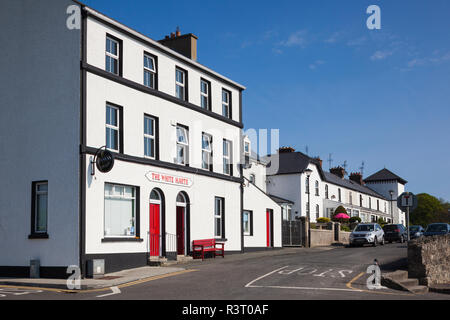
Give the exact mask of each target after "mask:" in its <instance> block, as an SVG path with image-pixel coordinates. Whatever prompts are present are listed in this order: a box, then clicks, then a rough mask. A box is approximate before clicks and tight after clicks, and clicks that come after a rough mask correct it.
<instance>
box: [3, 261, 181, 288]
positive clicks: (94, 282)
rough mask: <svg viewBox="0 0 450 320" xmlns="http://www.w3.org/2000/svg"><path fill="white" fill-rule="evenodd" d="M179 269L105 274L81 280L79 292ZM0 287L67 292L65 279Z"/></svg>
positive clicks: (12, 281) (11, 281) (8, 280)
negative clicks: (49, 289) (100, 276)
mask: <svg viewBox="0 0 450 320" xmlns="http://www.w3.org/2000/svg"><path fill="white" fill-rule="evenodd" d="M184 270H185V268H179V267H150V266H145V267H140V268H135V269H127V270H122V271H118V272H113V273H108V274H105V275H104V276H103V277H102V278H97V279H81V280H80V283H81V288H80V290H88V289H101V288H108V287H115V286H118V285H122V284H125V283H129V282H133V281H139V280H143V279H146V278H151V277H155V276H160V275H164V274H170V273H175V272H180V271H184ZM0 285H7V286H22V287H38V288H51V289H61V290H69V289H68V287H67V280H65V279H44V278H38V279H31V278H0Z"/></svg>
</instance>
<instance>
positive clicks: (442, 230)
mask: <svg viewBox="0 0 450 320" xmlns="http://www.w3.org/2000/svg"><path fill="white" fill-rule="evenodd" d="M447 233H450V224H448V223H432V224H429V225H428V226H427V229H426V230H425V232H424V234H423V235H424V236H425V237H429V236H436V235H444V234H447Z"/></svg>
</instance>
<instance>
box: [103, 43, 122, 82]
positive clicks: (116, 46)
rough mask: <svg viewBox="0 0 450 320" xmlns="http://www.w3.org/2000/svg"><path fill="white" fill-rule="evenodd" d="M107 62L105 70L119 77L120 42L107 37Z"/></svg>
mask: <svg viewBox="0 0 450 320" xmlns="http://www.w3.org/2000/svg"><path fill="white" fill-rule="evenodd" d="M105 54H106V62H105V69H106V71H108V72H111V73H114V74H117V75H119V73H120V72H119V69H120V66H119V64H120V42H119V40H118V39H114V38H113V37H111V36H107V37H106V53H105Z"/></svg>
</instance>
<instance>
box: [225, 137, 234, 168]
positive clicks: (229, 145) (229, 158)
mask: <svg viewBox="0 0 450 320" xmlns="http://www.w3.org/2000/svg"><path fill="white" fill-rule="evenodd" d="M225 145H228V154H225ZM232 146H233V144H232V143H231V141H230V140H226V139H223V174H226V175H231V166H232V163H231V161H232V155H233V152H232V149H231V148H232ZM227 162H228V164H227V165H226V163H227ZM225 168H226V169H225Z"/></svg>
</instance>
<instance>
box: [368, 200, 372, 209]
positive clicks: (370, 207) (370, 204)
mask: <svg viewBox="0 0 450 320" xmlns="http://www.w3.org/2000/svg"><path fill="white" fill-rule="evenodd" d="M369 209H372V199H370V197H369Z"/></svg>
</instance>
